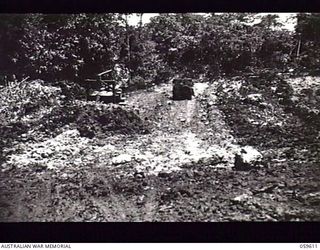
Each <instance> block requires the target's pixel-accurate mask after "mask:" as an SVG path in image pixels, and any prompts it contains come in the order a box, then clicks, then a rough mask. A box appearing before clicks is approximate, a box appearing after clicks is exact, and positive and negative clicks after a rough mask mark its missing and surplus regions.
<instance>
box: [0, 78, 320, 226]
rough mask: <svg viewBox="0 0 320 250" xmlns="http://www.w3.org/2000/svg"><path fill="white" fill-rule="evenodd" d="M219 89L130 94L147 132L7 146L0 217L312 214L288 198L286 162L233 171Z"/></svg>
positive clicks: (200, 86) (265, 217)
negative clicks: (188, 95) (178, 96)
mask: <svg viewBox="0 0 320 250" xmlns="http://www.w3.org/2000/svg"><path fill="white" fill-rule="evenodd" d="M218 86H220V85H219V84H218V82H214V83H211V84H208V83H205V82H202V83H201V82H200V83H196V84H195V97H194V98H193V99H192V100H183V101H172V100H171V90H172V89H171V88H172V86H171V85H170V84H167V85H162V86H158V87H155V89H152V90H149V91H145V90H144V91H136V92H134V93H131V95H130V96H129V98H128V108H129V109H132V110H135V112H137V114H138V115H139V116H140V117H141V118H142V119H143V120H144V121H145V122H146V123H147V124H148V126H149V130H150V133H149V134H139V135H137V134H133V135H119V134H118V135H113V136H108V137H105V138H99V137H94V138H92V139H89V138H83V137H81V136H80V135H79V132H78V131H77V130H75V129H68V128H65V130H64V132H63V133H61V134H60V135H58V136H57V137H54V138H51V139H48V140H46V141H43V142H38V143H28V142H25V143H24V142H19V143H17V144H15V145H13V147H15V148H16V150H15V151H14V153H12V154H11V155H10V157H8V160H7V162H6V164H5V165H4V167H3V168H2V171H1V184H0V185H1V186H0V188H1V197H0V198H1V200H0V206H1V210H0V211H1V212H0V213H1V214H0V219H1V221H81V222H89V221H97V222H105V221H282V220H285V221H287V220H317V219H319V218H320V217H319V210H318V206H319V204H318V203H316V202H315V204H313V205H310V203H308V202H307V201H305V200H303V201H301V199H307V198H306V197H304V198H301V199H300V200H299V199H295V198H294V197H295V196H294V195H296V192H295V191H294V190H296V189H297V187H299V183H297V182H292V178H291V177H292V176H291V175H292V174H293V173H292V171H290V170H289V169H287V168H279V169H277V170H276V171H275V169H274V165H270V164H269V165H266V166H265V167H264V168H260V169H253V170H251V171H235V170H234V169H233V168H232V167H233V164H234V155H235V153H236V152H237V150H239V147H240V144H239V142H238V139H237V138H236V137H235V133H234V132H233V131H232V128H231V127H230V126H229V124H228V123H227V119H226V114H225V113H224V112H223V111H222V110H221V108H220V107H219V105H218V96H217V92H218ZM266 152H267V151H266ZM268 152H269V151H268ZM312 176H313V177H314V174H313V173H312ZM314 178H316V177H314ZM317 184H318V179H314V180H313V182H312V185H314V189H313V193H315V192H314V190H317V189H318V186H317ZM311 193H312V192H311ZM316 195H317V194H315V195H314V197H317V196H316ZM296 196H297V195H296ZM317 204H318V205H317Z"/></svg>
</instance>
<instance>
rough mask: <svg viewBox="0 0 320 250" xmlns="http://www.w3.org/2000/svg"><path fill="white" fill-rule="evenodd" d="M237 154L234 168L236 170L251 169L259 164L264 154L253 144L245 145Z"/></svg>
mask: <svg viewBox="0 0 320 250" xmlns="http://www.w3.org/2000/svg"><path fill="white" fill-rule="evenodd" d="M239 151H240V152H239V153H237V154H236V155H235V161H234V168H235V169H236V170H250V169H252V168H255V167H257V166H259V164H260V163H261V161H262V154H261V153H260V152H259V151H258V150H256V149H255V148H253V147H251V146H246V147H243V148H241V149H240V150H239Z"/></svg>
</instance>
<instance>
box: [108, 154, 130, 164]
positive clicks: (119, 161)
mask: <svg viewBox="0 0 320 250" xmlns="http://www.w3.org/2000/svg"><path fill="white" fill-rule="evenodd" d="M131 160H132V157H131V155H128V154H122V155H119V156H117V157H114V158H113V159H112V164H113V165H119V164H123V163H128V162H130V161H131Z"/></svg>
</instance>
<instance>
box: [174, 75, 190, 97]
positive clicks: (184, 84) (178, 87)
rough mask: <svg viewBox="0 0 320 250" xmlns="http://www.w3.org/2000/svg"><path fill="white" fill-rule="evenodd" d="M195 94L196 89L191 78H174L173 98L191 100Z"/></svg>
mask: <svg viewBox="0 0 320 250" xmlns="http://www.w3.org/2000/svg"><path fill="white" fill-rule="evenodd" d="M193 95H194V90H193V83H192V79H191V78H176V79H174V80H173V89H172V99H173V100H191V99H192V96H193Z"/></svg>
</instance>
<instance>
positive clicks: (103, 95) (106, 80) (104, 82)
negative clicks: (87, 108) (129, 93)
mask: <svg viewBox="0 0 320 250" xmlns="http://www.w3.org/2000/svg"><path fill="white" fill-rule="evenodd" d="M114 74H115V72H114V71H113V70H112V69H110V70H106V71H103V72H101V73H99V74H97V75H96V78H95V79H85V82H86V84H88V85H89V86H88V87H87V89H88V93H87V99H88V100H89V101H101V102H103V103H118V104H120V105H124V104H125V103H126V99H125V97H124V94H123V89H122V84H121V83H119V82H117V81H116V80H114V78H115V77H114Z"/></svg>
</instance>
